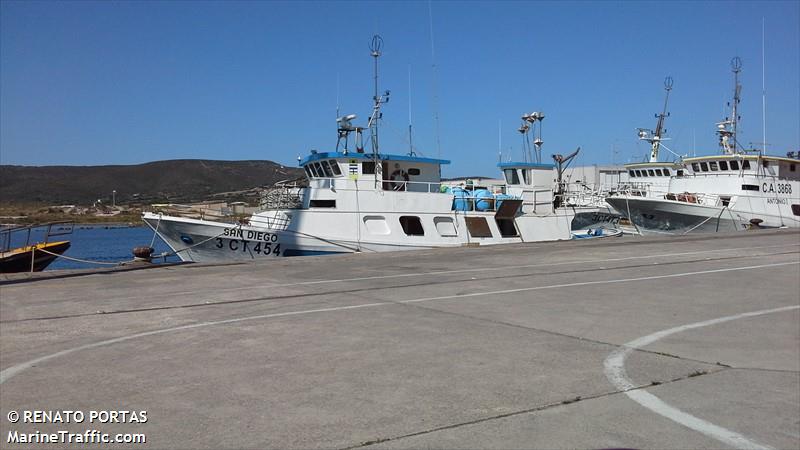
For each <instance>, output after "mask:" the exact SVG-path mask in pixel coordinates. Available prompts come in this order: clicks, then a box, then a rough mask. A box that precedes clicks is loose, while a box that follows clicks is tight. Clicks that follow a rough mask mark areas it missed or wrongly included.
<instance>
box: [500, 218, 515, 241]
mask: <svg viewBox="0 0 800 450" xmlns="http://www.w3.org/2000/svg"><path fill="white" fill-rule="evenodd" d="M494 221H495V222H496V223H497V229H498V230H500V236H502V237H517V236H519V233H517V227H516V226H515V225H514V220H513V219H494Z"/></svg>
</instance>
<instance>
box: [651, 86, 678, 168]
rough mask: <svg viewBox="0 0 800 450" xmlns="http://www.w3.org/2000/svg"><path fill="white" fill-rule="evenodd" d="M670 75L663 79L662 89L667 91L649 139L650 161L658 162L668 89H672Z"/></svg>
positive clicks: (667, 114)
mask: <svg viewBox="0 0 800 450" xmlns="http://www.w3.org/2000/svg"><path fill="white" fill-rule="evenodd" d="M672 84H673V81H672V77H667V78H665V79H664V90H665V91H667V95H666V97H664V109H663V110H662V111H661V114H659V115H658V116H657V117H658V122H657V123H656V130H655V131H654V132H653V137H652V138H651V139H650V146H651V150H650V162H658V149H659V148H660V147H661V135H662V134H663V133H664V119H665V118H667V117H668V116H669V113H667V102H668V101H669V91H671V90H672Z"/></svg>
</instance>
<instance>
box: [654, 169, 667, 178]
mask: <svg viewBox="0 0 800 450" xmlns="http://www.w3.org/2000/svg"><path fill="white" fill-rule="evenodd" d="M656 175H657V176H659V177H662V176H664V175H666V174H665V173H664V172H662V171H661V169H656Z"/></svg>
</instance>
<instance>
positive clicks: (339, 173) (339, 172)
mask: <svg viewBox="0 0 800 450" xmlns="http://www.w3.org/2000/svg"><path fill="white" fill-rule="evenodd" d="M328 163H330V165H331V170H332V171H333V174H334V175H336V176H337V177H340V176H342V169H340V168H339V163H338V162H336V160H331V161H328Z"/></svg>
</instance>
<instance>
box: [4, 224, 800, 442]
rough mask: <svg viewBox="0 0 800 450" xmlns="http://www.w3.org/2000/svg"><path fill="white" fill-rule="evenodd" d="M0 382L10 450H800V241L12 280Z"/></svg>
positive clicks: (752, 235)
mask: <svg viewBox="0 0 800 450" xmlns="http://www.w3.org/2000/svg"><path fill="white" fill-rule="evenodd" d="M0 369H2V372H0V411H1V412H2V416H0V434H1V435H2V441H0V447H2V448H23V447H24V448H42V446H43V445H42V444H13V443H8V439H9V436H10V433H18V434H20V433H27V434H29V435H31V434H32V435H35V434H36V433H37V432H38V433H40V434H43V433H55V432H58V431H61V430H67V431H69V432H74V433H76V434H77V433H84V432H85V431H86V430H99V431H100V432H103V433H111V434H121V433H141V434H144V435H146V443H144V444H135V445H134V444H120V445H115V446H114V447H117V448H119V447H130V448H503V449H506V448H548V449H549V448H621V447H622V448H787V449H788V448H792V449H797V448H800V233H799V232H797V231H791V230H778V231H758V232H742V233H735V234H717V235H702V236H691V237H663V238H662V237H657V238H622V239H611V238H609V239H601V240H593V241H580V242H578V241H575V242H557V243H538V244H525V245H516V246H493V247H478V248H457V249H445V250H435V251H433V250H432V251H416V252H399V253H384V254H352V255H344V256H331V257H304V258H286V259H278V260H273V261H262V262H259V263H251V264H228V265H203V264H194V265H181V266H172V267H163V268H155V269H147V270H135V271H126V272H107V273H98V274H93V275H82V276H75V277H68V278H51V279H48V278H42V279H37V280H35V281H28V282H24V283H9V282H8V280H6V281H5V284H3V285H0ZM67 410H70V411H74V410H77V411H81V412H83V413H84V414H85V419H84V420H83V421H81V422H79V423H74V422H73V423H41V421H40V422H39V423H30V421H27V422H26V421H25V420H23V419H22V418H20V419H18V420H16V421H15V420H12V419H14V414H12V412H13V413H16V414H19V415H20V417H24V416H23V414H24V413H25V412H26V411H27V412H30V411H67ZM91 411H95V412H97V411H136V412H140V411H146V422H145V423H141V421H140V422H139V423H104V422H103V421H99V422H98V421H94V422H89V414H90V412H91ZM32 417H33V416H32ZM49 422H52V420H50V421H49ZM61 447H66V448H75V447H80V445H76V444H63V445H58V444H57V445H53V444H48V445H47V446H46V448H61ZM90 447H103V446H102V445H100V446H98V445H96V444H95V445H91V446H90Z"/></svg>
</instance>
